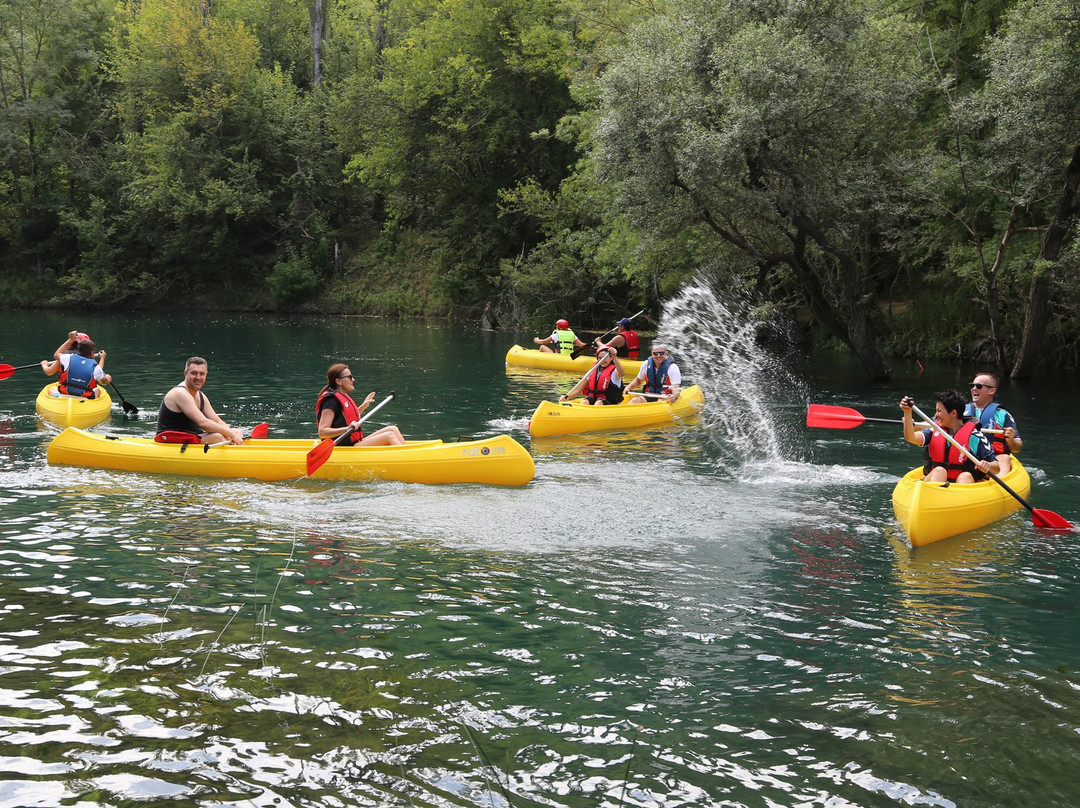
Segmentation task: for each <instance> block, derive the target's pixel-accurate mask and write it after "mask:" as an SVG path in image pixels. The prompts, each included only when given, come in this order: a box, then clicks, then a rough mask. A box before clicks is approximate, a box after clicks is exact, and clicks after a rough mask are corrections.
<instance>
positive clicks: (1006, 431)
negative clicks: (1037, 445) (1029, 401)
mask: <svg viewBox="0 0 1080 808" xmlns="http://www.w3.org/2000/svg"><path fill="white" fill-rule="evenodd" d="M997 389H998V377H997V376H996V375H994V374H993V373H976V374H975V381H973V382H972V383H971V403H970V404H968V405H967V407H966V408H965V410H964V417H965V418H972V419H975V420H977V421H978V422H979V428H980V429H993V430H998V431H1000V432H1001V433H1002V434H1000V435H997V434H991V435H987V437H988V438H990V445H991V446H993V447H994V454H996V455H997V459H998V463H1000V464H1001V473H1002V474H1008V473H1009V470H1010V469H1011V468H1012V457H1011V455H1014V454H1016V453H1017V452H1019V451H1020V450H1021V449H1023V448H1024V442H1023V441H1022V440H1021V439H1020V434H1019V432H1017V429H1016V420H1015V419H1014V418H1013V417H1012V414H1011V413H1009V411H1008V410H1006V409H1005V408H1004V407H1001V406H999V405H998V403H997V402H996V401H994V395H995V394H996V393H997Z"/></svg>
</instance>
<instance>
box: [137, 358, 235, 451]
mask: <svg viewBox="0 0 1080 808" xmlns="http://www.w3.org/2000/svg"><path fill="white" fill-rule="evenodd" d="M206 374H207V365H206V360H205V359H203V358H202V357H201V356H193V357H191V358H190V359H188V360H187V362H186V363H185V364H184V381H183V382H181V383H180V384H178V385H176V387H174V388H172V389H171V390H170V391H169V392H168V393H166V394H165V398H163V399H162V400H161V407H159V408H158V420H157V435H155V436H154V440H156V441H157V442H158V443H235V444H243V442H244V433H243V432H242V431H241V430H239V429H233V428H232V427H231V426H229V425H228V424H227V423H225V422H224V421H223V420H222V419H221V417H220V416H219V415H218V414H217V413H216V412H215V411H214V407H213V405H212V404H211V403H210V399H209V398H207V397H206V393H204V392H203V391H202V388H203V385H204V384H206Z"/></svg>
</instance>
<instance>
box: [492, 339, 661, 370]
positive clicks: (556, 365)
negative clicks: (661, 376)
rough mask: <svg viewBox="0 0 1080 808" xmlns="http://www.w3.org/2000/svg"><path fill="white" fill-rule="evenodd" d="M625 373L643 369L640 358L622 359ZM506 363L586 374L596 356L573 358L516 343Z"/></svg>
mask: <svg viewBox="0 0 1080 808" xmlns="http://www.w3.org/2000/svg"><path fill="white" fill-rule="evenodd" d="M619 361H620V362H621V363H622V366H623V370H624V371H625V375H626V376H629V377H633V376H636V375H637V372H638V371H639V370H641V360H640V359H620V360H619ZM506 364H508V365H514V366H516V367H520V368H536V369H537V370H562V371H565V372H567V373H577V374H578V375H584V374H585V371H586V370H588V369H589V368H591V367H592V366H593V365H595V364H596V356H595V354H593V353H592V352H590V351H587V352H586V353H584V354H582V355H581V356H579V357H578V358H577V359H571V358H570V354H562V353H547V352H545V351H537V350H535V349H533V348H522V347H521V346H520V345H515V346H514V347H512V348H511V349H510V350H509V351H507V352H506Z"/></svg>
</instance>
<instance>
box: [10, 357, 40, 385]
mask: <svg viewBox="0 0 1080 808" xmlns="http://www.w3.org/2000/svg"><path fill="white" fill-rule="evenodd" d="M40 367H41V363H40V362H35V363H34V364H32V365H19V366H18V367H13V366H12V365H0V381H2V380H4V379H7V378H10V377H11V374H12V373H14V372H15V371H16V370H29V369H30V368H40Z"/></svg>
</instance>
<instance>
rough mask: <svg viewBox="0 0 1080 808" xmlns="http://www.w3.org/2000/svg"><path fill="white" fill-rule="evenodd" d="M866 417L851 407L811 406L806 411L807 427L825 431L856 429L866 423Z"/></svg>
mask: <svg viewBox="0 0 1080 808" xmlns="http://www.w3.org/2000/svg"><path fill="white" fill-rule="evenodd" d="M865 421H866V417H865V416H864V415H863V414H862V413H861V412H859V411H858V410H853V409H851V408H850V407H833V406H831V405H829V404H811V405H810V407H809V408H808V409H807V410H806V425H807V426H814V427H822V428H824V429H854V428H855V427H857V426H858V425H859V424H861V423H864V422H865Z"/></svg>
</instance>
